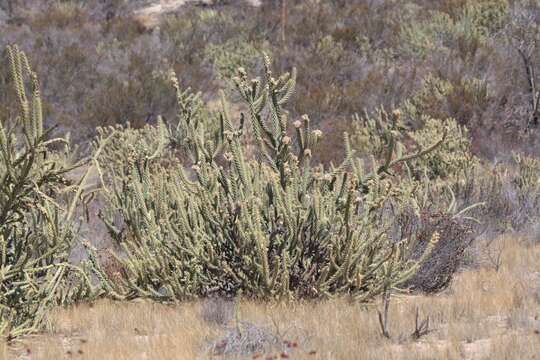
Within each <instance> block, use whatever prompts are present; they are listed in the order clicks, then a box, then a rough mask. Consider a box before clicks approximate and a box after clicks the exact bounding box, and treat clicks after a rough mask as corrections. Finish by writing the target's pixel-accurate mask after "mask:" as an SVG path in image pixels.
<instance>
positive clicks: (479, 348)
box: [0, 237, 540, 360]
mask: <svg viewBox="0 0 540 360" xmlns="http://www.w3.org/2000/svg"><path fill="white" fill-rule="evenodd" d="M497 241H498V242H499V243H501V244H502V243H504V244H505V246H504V247H501V248H503V249H504V250H503V253H502V265H501V267H500V268H499V270H498V271H495V269H493V268H491V267H490V266H485V267H482V268H480V269H476V270H468V271H465V272H463V273H461V274H459V275H458V276H457V277H456V278H455V280H454V282H453V284H452V286H451V288H450V289H449V290H447V291H445V292H444V293H443V294H439V295H436V296H396V297H393V298H392V301H391V304H390V311H389V330H390V335H391V336H392V339H386V338H384V337H382V336H381V334H380V329H379V324H378V320H377V309H378V308H379V307H380V306H379V305H380V304H371V305H359V304H353V303H350V302H349V301H347V300H346V299H334V300H328V301H319V302H293V303H281V304H275V303H274V304H272V303H257V302H252V301H244V302H241V304H240V306H239V314H238V316H239V318H240V320H241V321H242V322H250V323H253V324H255V325H257V326H261V327H266V328H267V329H269V330H270V331H272V332H273V334H275V335H276V336H278V337H280V338H281V339H283V340H287V341H288V342H289V344H290V345H289V347H287V346H285V347H284V348H283V349H279V350H276V351H274V352H273V353H267V354H256V356H255V357H254V356H253V355H250V356H249V357H247V358H250V359H251V358H259V359H270V358H273V359H279V358H282V357H283V358H290V359H538V358H539V356H540V355H538V354H540V261H539V260H538V259H540V245H538V244H536V245H535V244H533V243H532V242H527V241H524V240H516V239H511V238H507V237H502V238H500V239H498V240H497ZM204 306H205V305H203V304H202V303H200V302H194V303H184V304H180V305H176V306H165V305H159V304H152V303H147V302H138V303H137V302H131V303H118V302H111V301H105V300H104V301H100V302H97V303H95V304H92V305H89V304H85V305H79V306H76V307H73V308H70V309H59V310H57V311H55V312H54V313H53V314H52V315H51V319H50V326H49V329H48V331H46V332H44V333H43V334H39V335H35V336H31V337H27V338H24V339H22V340H20V341H17V342H16V343H14V344H11V345H9V346H6V345H5V344H0V355H3V356H4V357H5V358H10V359H12V358H20V359H101V360H105V359H114V360H121V359H130V360H132V359H209V358H219V357H218V356H215V355H213V354H212V352H211V351H210V350H209V345H208V344H210V343H211V342H212V341H215V340H217V339H219V338H220V337H222V336H223V334H224V333H225V329H223V328H220V327H219V326H217V325H213V324H211V323H208V322H206V321H205V320H204V319H203V317H202V316H201V314H202V312H203V311H204V310H203V308H204ZM417 308H418V310H419V312H420V314H421V317H422V318H423V317H425V316H428V315H429V316H430V319H431V322H430V328H431V329H432V330H433V331H432V332H431V333H429V334H428V335H426V336H424V337H422V338H421V339H419V340H416V341H414V340H411V339H410V337H409V335H410V334H411V333H412V331H413V330H414V318H415V311H416V309H417ZM234 323H235V322H234V320H233V319H231V322H230V324H229V325H230V326H232V327H234ZM257 355H258V356H257Z"/></svg>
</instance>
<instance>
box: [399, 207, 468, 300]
mask: <svg viewBox="0 0 540 360" xmlns="http://www.w3.org/2000/svg"><path fill="white" fill-rule="evenodd" d="M400 222H401V226H402V231H403V232H402V237H404V238H407V237H410V236H414V235H413V234H416V243H415V245H414V250H413V251H412V256H413V258H417V257H419V256H421V254H422V253H423V251H425V249H426V247H427V246H428V244H429V241H430V239H431V236H432V234H433V233H434V232H438V233H439V235H440V240H439V242H438V243H437V245H436V246H435V248H434V249H433V252H432V253H431V255H430V256H429V257H428V258H427V259H426V260H425V262H424V263H422V264H421V265H420V268H419V270H418V272H417V273H416V274H415V275H414V276H413V277H412V278H411V279H410V280H408V281H407V282H405V283H404V284H403V287H404V288H410V289H412V290H415V291H421V292H425V293H435V292H439V291H441V290H444V289H445V288H447V287H448V285H449V284H450V281H451V280H452V277H453V275H454V274H455V272H456V271H457V270H458V268H459V266H460V264H461V262H462V260H463V256H464V253H465V249H467V248H468V247H469V245H470V244H471V242H472V240H473V232H472V227H471V226H470V224H467V222H465V221H463V220H460V219H454V218H452V217H451V216H449V215H448V214H442V213H422V214H420V215H416V214H414V213H411V212H410V213H408V214H404V216H403V217H402V218H401V219H400Z"/></svg>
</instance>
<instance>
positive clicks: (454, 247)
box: [0, 0, 540, 356]
mask: <svg viewBox="0 0 540 360" xmlns="http://www.w3.org/2000/svg"><path fill="white" fill-rule="evenodd" d="M153 6H154V5H153V4H152V3H151V2H145V1H129V2H127V1H126V2H124V1H84V2H82V1H74V0H71V1H52V2H50V1H47V2H36V1H29V0H28V1H25V0H20V1H16V2H11V1H10V2H0V30H1V32H2V36H1V37H0V48H2V49H5V51H4V52H3V53H2V56H1V58H0V64H1V65H2V66H0V87H1V89H2V92H1V93H0V120H1V121H2V122H1V123H0V150H1V153H0V155H1V156H0V164H1V165H2V167H1V168H0V181H1V182H0V190H1V191H0V288H1V290H2V293H1V294H0V334H1V335H2V336H3V337H5V338H6V339H8V340H12V339H14V338H16V337H18V336H20V335H23V334H27V333H31V332H35V331H40V330H42V329H44V328H46V327H47V326H49V325H50V320H49V319H50V317H49V316H50V313H51V309H53V308H56V307H57V306H58V305H64V306H65V305H69V304H73V303H81V302H91V301H94V300H96V299H97V298H103V297H105V298H109V299H113V300H133V299H146V300H151V301H158V302H162V303H178V302H180V301H185V300H188V299H199V298H209V297H214V296H217V297H218V298H227V299H231V298H235V299H237V300H236V304H237V305H235V306H234V308H235V309H236V310H234V311H235V312H236V318H235V328H234V329H230V332H229V335H227V336H228V337H227V338H226V339H225V340H224V341H225V343H226V344H229V345H230V344H231V343H234V341H236V340H238V339H244V335H246V332H247V333H248V334H258V335H257V336H262V337H263V338H265V340H264V341H267V343H265V345H264V346H263V345H261V344H259V345H261V346H263V348H264V349H263V348H260V347H257V348H256V350H253V351H251V352H250V350H249V349H247V348H246V347H245V346H247V345H245V343H242V344H243V345H241V346H240V345H238V344H237V343H236V344H237V345H235V346H237V348H235V349H236V350H231V349H230V348H229V347H227V346H225V345H223V346H224V347H223V348H220V346H221V345H219V344H214V345H212V347H211V348H212V351H214V352H216V351H217V352H218V353H220V354H222V355H223V354H225V355H226V354H229V352H228V351H230V353H234V354H239V353H241V354H243V355H246V356H247V355H252V354H254V353H258V352H260V351H262V350H261V349H263V350H265V349H267V348H266V347H265V346H268V349H274V348H275V347H276V346H277V345H276V344H278V345H279V346H283V344H285V343H283V342H279V341H282V340H283V339H281V340H279V341H278V340H276V339H277V338H276V337H273V336H274V335H268V334H267V333H265V332H264V331H263V330H261V329H258V328H256V327H253V325H252V324H247V323H246V324H242V322H241V321H240V320H239V315H238V304H239V303H240V301H241V300H239V299H245V300H246V301H249V300H265V301H274V300H278V301H290V300H295V301H298V300H301V299H308V298H319V299H328V298H336V297H337V298H338V299H340V300H338V301H341V299H343V298H346V299H352V300H355V303H362V304H366V303H367V304H373V301H377V300H381V301H382V307H381V309H380V310H379V312H378V320H379V323H378V324H379V326H380V330H381V335H382V336H383V337H386V338H387V339H390V340H392V339H395V336H394V333H393V331H392V329H391V325H389V307H390V299H391V295H392V294H395V293H404V292H406V293H411V292H413V293H424V294H433V293H439V292H441V291H443V290H445V289H448V287H449V286H451V284H452V279H453V278H454V277H455V275H456V273H458V272H460V271H463V270H464V269H467V268H468V269H473V268H475V269H478V268H479V269H485V268H490V269H491V270H493V271H495V272H496V273H497V272H499V270H500V269H501V268H502V267H504V265H503V260H502V254H503V253H504V252H505V250H504V249H503V248H502V247H501V243H500V242H499V241H494V239H496V238H498V237H499V236H500V234H508V233H516V232H519V233H520V238H524V239H526V240H522V243H520V244H519V247H528V246H530V247H531V248H532V249H535V246H536V245H537V239H536V237H537V234H536V229H537V228H538V224H539V221H538V216H539V215H540V207H539V200H540V177H539V176H540V160H539V159H538V158H537V156H538V155H539V150H540V149H539V148H538V145H537V143H536V141H535V140H536V138H537V137H538V134H539V133H538V132H539V131H540V128H539V127H540V123H539V121H540V120H539V116H540V113H539V111H540V109H539V107H540V105H539V102H540V95H539V94H540V89H539V88H538V86H537V81H538V78H537V68H538V66H539V65H540V64H539V61H540V60H539V55H540V54H539V51H540V50H539V48H538V46H537V44H538V41H539V40H540V39H539V37H540V29H539V27H538V24H539V20H540V18H539V17H540V3H538V2H537V1H535V0H515V1H510V0H508V1H507V0H481V1H478V0H477V1H472V0H471V1H469V0H445V1H440V2H431V1H409V2H402V1H392V0H388V1H365V2H364V1H358V2H356V1H354V2H352V1H333V2H324V1H292V0H289V1H278V2H270V1H268V2H261V3H260V4H259V3H254V2H247V1H246V2H243V1H215V2H212V1H210V2H201V3H199V2H186V3H185V4H180V2H179V3H178V4H177V6H172V5H170V7H165V6H164V5H163V4H162V5H160V7H158V10H160V11H157V12H155V11H154V7H153ZM149 9H150V10H149ZM15 43H16V44H18V45H17V46H14V45H13V44H15ZM506 243H507V242H505V244H506ZM515 245H516V246H518V245H517V244H515ZM512 264H513V265H512V266H513V267H512V269H513V270H515V269H516V268H517V267H519V264H518V265H516V263H512ZM527 264H528V263H527ZM529 265H530V264H529ZM529 265H527V266H529ZM479 271H482V270H479ZM530 271H532V270H530ZM526 287H527V288H530V285H526ZM522 293H527V291H525V292H522ZM534 299H536V298H534ZM534 299H533V300H531V303H529V302H528V303H527V304H528V305H531V304H532V306H533V307H537V306H538V305H539V304H540V302H538V301H537V299H536V300H534ZM223 301H225V300H223ZM278 303H279V302H278ZM248 306H249V305H248ZM362 306H364V305H362ZM366 306H367V305H366ZM523 306H524V305H523V303H519V301H516V302H512V305H511V306H508V307H505V308H504V309H505V310H504V311H514V310H515V309H516V308H519V309H521V308H522V307H523ZM223 311H225V310H223ZM218 312H222V311H218ZM390 313H391V312H390ZM441 323H443V322H441ZM48 324H49V325H48ZM429 326H430V325H429V318H427V319H425V320H423V321H422V320H421V319H419V318H418V316H417V318H416V322H415V328H414V332H413V333H412V335H411V336H410V337H409V338H408V340H407V341H410V340H412V341H416V340H418V339H420V338H422V337H424V336H426V335H428V334H429V333H430V332H431V330H430V327H429ZM261 331H262V332H261ZM262 334H266V335H268V336H266V335H264V336H263V335H262ZM234 339H236V340H234ZM400 339H401V340H402V338H400ZM233 340H234V341H233ZM244 340H245V341H248V342H249V341H251V340H249V339H247V338H246V339H244ZM244 340H242V341H244ZM401 340H399V341H401ZM238 341H240V340H238ZM244 345H245V346H244ZM259 345H257V346H259ZM231 346H232V345H231ZM238 346H240V347H238ZM242 346H244V347H242ZM279 346H278V348H279ZM265 351H266V350H265ZM333 351H334V352H335V351H336V350H333ZM308 355H309V354H308Z"/></svg>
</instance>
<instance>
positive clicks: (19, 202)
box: [0, 47, 94, 338]
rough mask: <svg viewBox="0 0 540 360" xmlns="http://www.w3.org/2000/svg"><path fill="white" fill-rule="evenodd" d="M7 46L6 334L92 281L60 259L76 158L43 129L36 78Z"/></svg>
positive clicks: (1, 318) (2, 265) (88, 289)
mask: <svg viewBox="0 0 540 360" xmlns="http://www.w3.org/2000/svg"><path fill="white" fill-rule="evenodd" d="M7 54H8V57H9V62H10V68H11V72H10V73H11V80H12V83H13V85H14V89H15V93H16V98H17V106H18V114H19V115H18V116H17V117H16V118H15V119H1V121H0V337H7V338H13V337H16V336H18V335H21V334H25V333H29V332H32V331H35V330H37V329H39V328H40V327H41V326H42V324H43V322H44V321H45V318H46V314H47V310H48V309H49V308H50V307H51V306H53V305H58V304H69V303H72V302H74V301H76V300H79V299H83V298H87V297H89V296H90V294H91V293H93V291H94V288H93V287H92V285H91V283H90V280H89V278H88V277H87V275H86V272H85V271H84V270H83V268H82V267H77V266H75V265H73V264H71V263H70V262H69V261H68V257H69V254H70V251H71V249H72V246H73V244H74V241H75V240H76V233H75V230H74V229H75V228H74V227H73V226H72V225H73V223H74V215H75V206H76V204H77V203H78V202H79V199H80V197H81V195H82V186H83V180H84V179H81V181H79V182H74V181H72V180H69V176H68V173H69V172H70V171H71V170H73V169H75V168H77V167H78V166H80V163H72V162H71V161H70V160H71V158H72V156H71V155H72V154H71V153H72V150H71V149H70V147H69V143H68V141H67V140H66V139H63V138H51V136H50V135H51V130H52V129H44V126H43V115H42V104H41V97H40V88H39V82H38V80H37V77H36V74H35V73H34V72H33V71H32V69H31V68H30V66H29V64H28V61H27V58H26V56H25V55H24V53H23V52H21V51H20V50H19V49H18V48H17V47H8V48H7ZM27 88H29V89H30V91H27ZM53 146H55V147H56V148H60V149H61V150H60V151H58V150H57V151H53V150H52V147H53Z"/></svg>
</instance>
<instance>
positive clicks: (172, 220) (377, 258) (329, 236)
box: [91, 58, 437, 301]
mask: <svg viewBox="0 0 540 360" xmlns="http://www.w3.org/2000/svg"><path fill="white" fill-rule="evenodd" d="M264 65H265V73H264V75H265V76H264V79H259V78H257V79H252V80H251V79H248V76H247V74H246V72H245V70H244V69H239V71H238V75H237V76H236V77H235V78H234V79H233V80H234V83H235V85H236V89H237V91H238V93H239V94H240V96H241V98H242V99H243V100H244V102H245V104H246V108H247V113H241V114H239V118H240V121H239V123H236V122H235V121H233V119H232V118H231V115H230V113H229V110H228V108H227V101H226V99H225V96H224V95H223V96H222V109H221V111H219V113H217V114H213V115H212V114H211V113H209V112H204V111H203V110H201V107H200V106H199V102H193V101H190V99H193V96H192V95H189V94H188V93H186V92H183V91H181V90H180V89H179V87H178V83H177V82H176V81H175V80H174V78H173V84H174V87H175V89H176V91H177V94H178V104H179V123H178V127H177V129H176V130H175V131H174V133H175V134H178V135H175V136H173V138H174V139H176V140H175V141H176V143H177V144H178V145H180V146H181V147H182V148H183V151H185V152H187V153H188V154H189V155H190V159H191V161H192V162H191V164H184V165H182V166H162V165H159V161H158V160H159V159H153V160H152V159H149V158H141V159H139V160H138V161H136V162H135V163H134V164H133V166H132V168H131V171H126V172H124V173H122V174H120V176H117V178H116V179H114V181H113V182H112V185H111V186H108V187H107V191H106V192H105V194H106V196H107V198H108V200H109V202H110V206H109V209H108V214H109V215H108V217H105V221H106V222H107V223H108V224H110V225H111V224H112V223H113V221H112V217H113V216H118V215H120V216H121V217H122V218H123V220H124V227H123V228H122V229H120V228H118V227H113V226H110V227H109V228H110V229H111V233H112V234H113V236H114V237H116V238H117V239H119V240H120V242H121V245H122V246H123V250H124V253H123V254H118V255H117V259H118V261H119V262H120V263H122V264H123V267H124V270H125V271H124V276H123V277H122V279H121V280H120V281H119V282H112V281H111V279H108V278H107V276H106V274H105V273H104V272H103V271H102V270H101V269H100V268H99V264H97V266H96V269H95V270H96V273H98V274H99V275H100V277H104V279H103V282H104V284H105V285H104V288H107V289H110V290H111V289H112V291H113V292H114V294H115V296H121V297H127V298H132V297H149V298H153V299H158V300H162V301H173V300H175V299H178V298H186V297H194V296H205V295H208V294H210V293H212V292H220V293H228V294H237V293H240V292H241V293H242V294H243V295H246V296H254V297H259V298H276V297H287V298H290V297H329V296H333V295H335V294H350V295H352V296H353V297H354V298H356V299H359V300H366V299H370V298H371V297H373V296H375V295H377V294H379V293H381V292H382V291H383V289H389V288H392V287H395V286H398V285H399V284H401V283H403V282H404V281H406V280H407V279H408V278H410V277H411V276H412V275H413V274H414V272H415V271H416V270H417V269H418V266H419V263H421V262H422V261H423V259H424V256H427V255H428V254H429V252H430V251H431V249H432V248H433V246H434V244H432V245H430V246H429V247H427V248H426V250H425V253H424V256H421V257H419V258H417V259H415V260H411V258H410V257H408V256H407V253H408V251H409V250H408V246H407V245H408V242H407V241H406V240H405V241H402V242H399V243H398V242H395V241H394V240H392V239H390V238H389V237H388V236H387V234H386V230H387V228H388V227H389V226H390V223H391V222H392V217H390V216H389V214H388V212H385V211H383V209H385V208H386V207H392V208H394V209H398V208H400V207H402V206H405V205H406V204H408V203H409V202H410V199H409V196H410V193H409V192H407V191H402V190H401V189H399V188H398V187H396V186H395V185H394V184H393V183H392V181H390V180H389V179H387V178H386V177H387V174H388V172H389V169H390V168H391V167H392V166H394V165H396V164H398V163H401V162H402V161H406V160H410V159H414V158H416V157H419V156H423V155H424V154H425V153H427V152H429V151H430V150H432V149H433V148H434V147H435V146H436V145H437V144H434V145H433V146H431V147H430V148H428V149H422V151H419V152H415V153H411V154H408V155H406V154H403V156H397V157H396V156H395V154H396V152H395V148H394V145H393V141H392V140H391V139H388V140H389V142H388V145H387V153H388V154H387V156H386V157H385V159H384V160H383V161H382V162H381V163H380V164H377V166H375V167H374V168H373V171H368V170H367V169H366V170H364V167H363V166H362V165H361V164H360V163H359V162H357V161H353V160H354V158H355V154H354V152H353V150H352V148H351V147H350V146H349V144H348V136H347V135H345V141H346V143H347V145H348V146H347V149H348V151H347V157H346V159H345V161H344V162H343V164H341V165H340V166H338V167H335V168H332V169H329V170H325V169H323V168H322V167H320V166H314V165H312V164H311V157H312V155H313V152H314V151H315V149H316V146H317V142H318V141H319V139H320V138H321V137H322V136H324V134H322V132H321V131H320V130H318V129H312V128H311V122H310V119H309V117H307V116H303V117H301V118H300V119H294V121H293V122H292V125H293V126H290V125H291V124H290V122H291V121H290V119H289V118H288V114H287V112H286V111H285V109H284V106H285V105H286V103H287V102H288V100H289V99H290V97H291V95H292V94H293V92H294V85H295V75H296V74H295V71H294V70H293V72H292V73H290V74H289V73H287V74H284V75H282V76H274V74H273V73H272V70H271V68H270V60H269V59H268V58H265V59H264ZM194 104H195V108H194V107H192V106H194ZM246 124H247V126H246ZM247 136H252V141H253V142H254V143H255V144H256V145H257V147H256V152H255V153H251V152H249V151H248V150H247V148H248V147H247V146H246V137H247ZM107 165H108V164H106V163H102V164H100V166H101V167H102V168H103V171H104V172H107ZM91 251H92V250H91Z"/></svg>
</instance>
